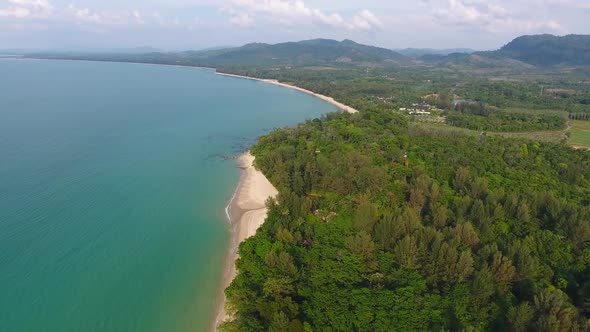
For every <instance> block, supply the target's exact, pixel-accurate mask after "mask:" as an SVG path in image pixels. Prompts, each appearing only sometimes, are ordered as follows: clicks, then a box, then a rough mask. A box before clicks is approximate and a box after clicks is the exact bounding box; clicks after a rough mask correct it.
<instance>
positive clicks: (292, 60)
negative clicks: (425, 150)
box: [28, 39, 411, 67]
mask: <svg viewBox="0 0 590 332" xmlns="http://www.w3.org/2000/svg"><path fill="white" fill-rule="evenodd" d="M28 56H30V57H33V58H48V59H82V60H97V61H122V62H139V63H159V64H175V65H184V66H206V67H219V66H227V65H248V66H251V65H257V66H258V65H260V66H262V65H342V64H349V65H369V64H371V65H387V64H398V63H410V62H411V59H410V58H408V57H406V56H404V55H401V54H399V53H397V52H394V51H392V50H389V49H386V48H380V47H374V46H368V45H362V44H358V43H355V42H354V41H352V40H343V41H336V40H330V39H313V40H304V41H300V42H288V43H280V44H263V43H253V44H247V45H244V46H241V47H234V48H226V49H219V48H214V49H206V50H199V51H185V52H146V53H142V54H138V53H135V52H119V53H108V52H100V53H42V54H41V53H37V54H29V55H28Z"/></svg>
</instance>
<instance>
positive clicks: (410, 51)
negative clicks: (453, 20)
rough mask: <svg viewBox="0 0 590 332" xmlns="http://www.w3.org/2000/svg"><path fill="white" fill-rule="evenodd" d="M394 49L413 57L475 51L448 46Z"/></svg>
mask: <svg viewBox="0 0 590 332" xmlns="http://www.w3.org/2000/svg"><path fill="white" fill-rule="evenodd" d="M394 51H396V52H398V53H400V54H402V55H405V56H409V57H413V58H419V57H422V56H425V55H441V56H446V55H449V54H453V53H467V54H471V53H473V52H476V51H475V50H472V49H470V48H448V49H434V48H404V49H394Z"/></svg>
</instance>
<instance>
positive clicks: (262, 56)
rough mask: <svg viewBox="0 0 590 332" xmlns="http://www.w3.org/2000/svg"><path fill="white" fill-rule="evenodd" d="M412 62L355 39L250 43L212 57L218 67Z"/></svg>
mask: <svg viewBox="0 0 590 332" xmlns="http://www.w3.org/2000/svg"><path fill="white" fill-rule="evenodd" d="M408 60H409V59H408V58H406V57H405V56H403V55H401V54H399V53H396V52H394V51H392V50H388V49H385V48H380V47H374V46H368V45H363V44H358V43H356V42H354V41H352V40H343V41H336V40H330V39H313V40H305V41H300V42H288V43H280V44H273V45H271V44H262V43H254V44H247V45H244V46H242V47H239V48H236V49H231V50H228V51H226V52H220V54H218V55H216V56H214V57H211V58H209V59H208V61H210V62H212V63H215V64H252V65H262V64H293V65H296V64H333V63H357V64H358V63H388V62H389V63H399V62H406V61H408Z"/></svg>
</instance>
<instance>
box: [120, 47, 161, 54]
mask: <svg viewBox="0 0 590 332" xmlns="http://www.w3.org/2000/svg"><path fill="white" fill-rule="evenodd" d="M109 52H112V53H126V54H145V53H159V52H163V50H161V49H158V48H154V47H150V46H140V47H133V48H115V49H113V50H111V51H109Z"/></svg>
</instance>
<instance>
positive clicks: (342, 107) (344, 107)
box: [215, 72, 358, 113]
mask: <svg viewBox="0 0 590 332" xmlns="http://www.w3.org/2000/svg"><path fill="white" fill-rule="evenodd" d="M215 73H216V74H217V75H221V76H228V77H234V78H242V79H247V80H253V81H260V82H265V83H269V84H274V85H278V86H282V87H285V88H289V89H293V90H297V91H301V92H304V93H307V94H310V95H312V96H314V97H317V98H319V99H321V100H323V101H326V102H328V103H330V104H332V105H334V106H336V107H338V108H339V109H340V110H342V111H345V112H347V113H357V112H358V110H356V109H354V108H352V107H350V106H348V105H345V104H343V103H341V102H339V101H337V100H335V99H334V98H332V97H328V96H324V95H322V94H319V93H315V92H313V91H311V90H307V89H304V88H300V87H298V86H295V85H290V84H287V83H281V82H279V81H278V80H273V79H265V78H256V77H250V76H242V75H234V74H226V73H220V72H215Z"/></svg>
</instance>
